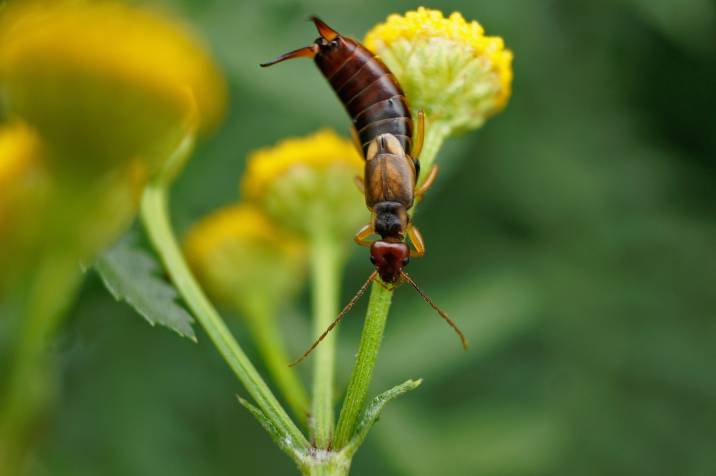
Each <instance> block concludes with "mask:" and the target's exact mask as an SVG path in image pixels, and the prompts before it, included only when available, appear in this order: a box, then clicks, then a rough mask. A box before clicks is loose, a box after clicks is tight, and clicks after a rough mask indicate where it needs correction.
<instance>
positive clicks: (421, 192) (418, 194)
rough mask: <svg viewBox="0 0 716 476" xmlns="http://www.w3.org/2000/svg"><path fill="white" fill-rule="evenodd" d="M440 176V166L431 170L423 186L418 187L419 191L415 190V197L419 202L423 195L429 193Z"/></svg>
mask: <svg viewBox="0 0 716 476" xmlns="http://www.w3.org/2000/svg"><path fill="white" fill-rule="evenodd" d="M437 176H438V166H437V164H436V165H433V168H432V169H430V172H429V173H428V176H427V177H425V180H424V181H423V183H422V184H420V187H418V189H417V190H415V197H416V198H417V199H418V200H422V198H423V195H425V192H427V191H428V189H429V188H430V187H431V186H432V185H433V184H434V183H435V179H436V178H437Z"/></svg>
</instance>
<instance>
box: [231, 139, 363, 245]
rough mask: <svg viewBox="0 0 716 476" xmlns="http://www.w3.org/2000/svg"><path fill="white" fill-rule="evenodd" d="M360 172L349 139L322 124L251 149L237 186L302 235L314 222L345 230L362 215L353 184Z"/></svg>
mask: <svg viewBox="0 0 716 476" xmlns="http://www.w3.org/2000/svg"><path fill="white" fill-rule="evenodd" d="M362 173H363V159H362V158H361V157H360V155H358V152H357V151H356V149H355V147H354V146H353V143H352V142H351V141H349V140H347V139H343V138H341V137H340V136H338V135H337V134H336V133H335V132H333V131H331V130H327V129H325V130H321V131H319V132H316V133H315V134H312V135H309V136H306V137H301V138H291V139H285V140H283V141H282V142H280V143H278V144H277V145H275V146H273V147H267V148H264V149H260V150H257V151H255V152H253V153H252V154H250V155H249V157H248V165H247V170H246V173H245V175H244V177H243V180H242V183H241V187H242V192H243V196H244V198H246V199H248V200H251V201H254V202H255V203H259V204H260V205H261V206H263V207H264V209H265V210H266V211H267V212H268V213H269V214H270V215H271V216H272V217H273V218H274V219H275V220H276V221H277V222H279V223H281V224H282V225H284V226H287V227H289V228H290V229H292V230H294V231H297V232H299V233H301V234H302V235H303V236H309V235H311V234H312V233H313V232H314V231H315V229H316V228H318V227H323V228H325V229H328V231H329V232H330V233H332V234H334V235H345V234H347V233H351V231H354V229H355V228H356V227H358V226H359V225H360V223H361V222H362V221H364V220H365V219H366V213H367V212H366V208H365V206H364V205H363V200H362V197H361V195H360V193H359V192H358V190H357V189H356V188H355V186H354V184H353V179H354V177H355V176H357V175H358V176H362ZM343 238H345V236H343Z"/></svg>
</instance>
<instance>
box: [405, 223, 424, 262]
mask: <svg viewBox="0 0 716 476" xmlns="http://www.w3.org/2000/svg"><path fill="white" fill-rule="evenodd" d="M407 233H408V238H410V241H411V242H412V243H413V246H414V247H415V249H414V250H410V256H417V257H420V256H423V255H424V254H425V241H424V240H423V235H421V234H420V231H418V229H417V228H416V227H415V225H413V224H412V223H411V224H409V225H408V230H407Z"/></svg>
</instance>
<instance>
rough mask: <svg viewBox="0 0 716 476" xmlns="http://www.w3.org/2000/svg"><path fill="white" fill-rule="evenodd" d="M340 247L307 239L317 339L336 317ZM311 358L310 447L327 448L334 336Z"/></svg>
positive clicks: (325, 237)
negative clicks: (312, 445) (308, 242)
mask: <svg viewBox="0 0 716 476" xmlns="http://www.w3.org/2000/svg"><path fill="white" fill-rule="evenodd" d="M340 254H341V253H340V247H339V246H338V244H337V243H336V242H335V240H334V239H333V238H332V236H331V235H330V233H327V232H326V231H324V230H318V231H317V232H316V233H315V234H314V236H313V237H312V239H311V278H312V281H311V282H312V289H311V297H312V300H313V312H314V316H313V335H314V337H315V338H318V336H320V335H321V334H322V333H323V331H325V330H326V328H327V327H328V326H329V325H330V324H331V322H333V320H334V319H335V318H336V316H337V315H338V299H339V296H338V291H339V284H340V283H339V282H340V276H339V275H340V272H339V268H340V261H341V258H340ZM314 354H315V355H314V356H313V402H312V403H313V404H312V411H311V418H312V425H311V426H312V429H313V439H314V445H315V446H316V447H317V448H328V447H329V446H330V444H331V438H332V437H333V430H334V422H335V414H334V409H333V390H334V385H335V384H334V378H335V355H336V335H335V331H334V332H332V333H330V334H329V335H328V336H326V338H325V339H324V340H323V342H322V343H321V345H320V346H318V348H316V350H315V352H314Z"/></svg>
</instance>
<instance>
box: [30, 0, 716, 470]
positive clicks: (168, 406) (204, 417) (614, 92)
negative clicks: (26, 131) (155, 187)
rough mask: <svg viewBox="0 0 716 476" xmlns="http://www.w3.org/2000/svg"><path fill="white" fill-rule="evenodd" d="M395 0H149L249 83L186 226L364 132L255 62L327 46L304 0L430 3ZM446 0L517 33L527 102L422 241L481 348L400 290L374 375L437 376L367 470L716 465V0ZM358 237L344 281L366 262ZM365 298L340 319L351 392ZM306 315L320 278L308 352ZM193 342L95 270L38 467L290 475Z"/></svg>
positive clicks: (182, 199)
mask: <svg viewBox="0 0 716 476" xmlns="http://www.w3.org/2000/svg"><path fill="white" fill-rule="evenodd" d="M140 3H146V2H140ZM387 3H388V2H384V1H377V0H369V1H354V2H336V1H333V2H329V1H302V2H299V1H277V0H271V1H263V2H251V3H248V2H242V1H233V0H193V1H189V0H165V1H161V2H151V3H150V5H153V6H155V7H158V8H160V9H162V10H165V11H168V12H170V13H172V14H174V15H176V16H179V17H181V18H185V19H186V20H187V21H188V22H189V23H191V24H193V25H194V26H195V28H196V29H197V30H198V31H199V32H200V33H202V34H203V35H204V36H205V38H206V39H207V40H208V41H209V43H210V44H211V45H212V48H213V50H214V52H215V54H216V57H217V59H218V61H219V63H220V64H221V65H222V67H223V68H224V70H225V73H226V75H227V77H228V78H229V81H230V85H231V104H230V112H229V116H228V117H227V120H226V122H225V123H224V125H223V127H222V128H221V129H220V130H219V132H218V133H217V134H216V135H215V136H214V137H213V138H211V139H210V140H208V141H206V142H204V143H203V144H201V145H200V147H199V150H198V153H197V155H196V156H195V157H194V159H193V160H192V162H191V163H190V164H189V166H188V168H187V169H186V171H185V172H184V173H183V175H182V177H181V179H180V181H179V183H178V184H177V185H176V187H175V190H174V197H173V200H174V201H173V206H174V218H175V223H176V226H177V228H178V229H179V230H180V231H184V230H186V228H187V227H188V226H189V225H190V224H191V223H192V222H193V221H195V220H196V219H198V218H199V217H200V216H202V215H204V214H205V213H207V212H209V211H211V210H213V209H215V208H217V207H219V206H221V205H223V204H225V203H228V202H230V201H232V200H234V199H235V198H236V194H237V183H238V179H239V177H240V175H241V174H242V171H243V168H244V158H245V156H246V154H247V152H249V151H250V150H252V149H255V148H257V147H260V146H264V145H269V144H272V143H274V142H276V141H277V140H279V139H281V138H283V137H285V136H290V135H304V134H307V133H310V132H312V131H314V130H315V129H317V128H319V127H324V126H332V127H335V128H336V129H337V130H339V131H340V132H342V133H345V134H346V135H347V130H348V129H347V128H348V125H349V120H348V118H347V116H346V115H345V113H344V112H343V110H342V108H341V106H340V104H339V103H338V101H337V99H336V98H335V97H334V95H333V92H332V91H331V90H330V89H329V87H328V86H327V84H326V83H325V81H324V80H323V78H321V77H320V75H319V73H318V71H317V70H316V69H315V67H314V65H313V64H311V62H310V61H296V62H291V63H286V64H285V65H282V66H281V67H280V68H279V67H277V68H275V69H272V70H262V69H260V68H259V67H258V63H259V62H261V61H264V60H267V59H270V58H272V57H274V56H276V55H277V54H278V53H283V52H284V51H287V50H288V49H292V48H295V47H300V46H303V45H305V44H307V43H308V42H310V41H312V40H313V39H314V37H315V36H316V35H315V32H314V31H313V29H312V26H311V25H310V24H309V23H306V22H305V21H304V19H305V17H306V16H307V15H308V14H312V13H315V14H318V15H320V16H322V17H323V18H324V19H325V20H326V21H328V22H329V23H330V24H331V25H334V26H335V27H336V28H337V29H338V30H340V31H341V32H344V33H346V34H349V35H353V36H356V37H359V38H361V37H362V36H363V34H364V33H365V32H366V31H367V30H368V29H369V28H370V27H371V26H373V25H374V24H376V23H377V22H379V21H382V20H383V19H384V18H385V17H386V16H387V15H388V14H389V13H392V12H403V11H405V10H408V9H413V8H415V7H417V6H418V4H415V3H412V2H403V1H399V2H398V1H396V2H390V4H389V5H388V4H387ZM426 6H429V7H433V8H439V9H442V10H443V11H445V12H446V13H449V12H451V11H453V10H458V11H460V12H462V13H463V14H464V16H465V17H466V18H467V19H477V20H479V21H480V22H481V23H482V24H483V26H484V27H485V28H486V30H487V32H488V33H490V34H496V35H500V36H503V37H504V38H505V41H506V43H507V45H508V46H509V47H510V48H512V49H513V51H514V52H515V65H514V69H515V82H514V95H513V97H512V99H511V101H510V103H509V105H508V107H507V109H506V110H505V111H504V112H503V113H501V114H500V115H498V116H496V117H495V118H493V119H492V120H490V121H489V122H488V123H487V125H486V126H485V127H484V128H483V129H482V130H480V131H478V132H477V133H472V134H469V135H467V136H464V137H461V138H458V139H454V140H451V141H450V142H449V143H448V144H447V146H446V147H445V148H444V150H443V152H442V153H441V156H440V157H439V159H438V160H439V161H440V164H441V167H442V173H441V175H440V177H439V179H438V182H437V185H436V186H435V187H434V188H433V189H432V190H431V192H430V193H429V194H428V196H427V199H426V200H425V202H424V203H423V204H422V205H421V207H420V210H419V213H418V215H417V216H416V220H417V223H418V224H419V226H420V228H421V230H422V231H423V234H424V235H425V239H426V241H427V245H428V253H427V255H426V256H425V258H423V259H421V260H416V261H415V262H414V263H413V264H412V265H411V269H412V273H413V275H414V277H415V278H416V280H418V282H419V283H421V284H422V286H423V287H424V289H426V291H428V292H429V293H430V294H431V295H432V297H433V298H434V300H435V301H436V302H438V303H440V304H441V305H442V306H443V307H445V308H446V309H447V310H448V311H449V312H450V314H451V316H453V317H454V318H455V319H456V320H457V321H458V322H459V323H460V325H461V326H462V327H463V329H464V330H465V333H466V334H467V335H468V338H469V339H470V341H471V344H472V347H471V349H470V351H469V352H468V353H462V352H461V350H460V347H459V345H458V343H457V341H456V339H455V336H454V335H453V334H452V332H451V330H450V329H449V328H448V327H447V326H445V324H444V322H442V321H441V320H440V319H437V318H436V316H435V315H434V314H433V312H432V311H431V310H430V308H428V307H427V306H426V305H425V304H424V303H423V302H422V301H420V299H419V298H418V297H417V296H416V295H415V294H414V293H412V292H411V291H410V290H409V289H408V288H405V289H400V291H399V292H398V293H397V296H396V299H395V307H394V312H393V313H392V314H391V317H390V320H389V323H388V330H387V334H386V338H385V341H384V346H383V352H382V353H381V355H380V357H379V362H378V367H377V375H376V379H375V381H374V386H373V390H372V392H373V393H377V392H379V391H382V390H384V389H385V388H387V387H389V386H392V385H394V384H396V383H399V382H402V381H403V380H405V379H407V378H412V377H424V378H425V381H424V384H423V386H422V387H421V388H420V389H419V390H418V391H416V392H413V393H411V394H409V395H407V396H406V397H404V398H402V399H400V400H398V401H397V402H395V403H393V404H391V405H390V406H388V408H387V411H386V412H385V414H384V416H383V418H382V420H381V422H380V423H379V424H378V425H377V426H376V428H375V429H374V431H373V432H372V433H371V434H370V436H369V438H368V442H367V444H366V445H365V446H364V447H363V448H362V449H361V450H360V452H359V453H358V455H357V457H356V459H355V461H354V470H353V473H352V474H355V475H368V474H371V475H373V474H380V475H390V476H392V475H395V476H397V475H435V474H441V475H446V476H448V475H515V476H516V475H531V476H532V475H553V476H554V475H581V476H585V475H586V476H588V475H602V476H603V475H623V474H630V475H650V476H654V475H670V476H671V475H693V476H701V475H704V476H705V475H713V474H716V452H715V451H714V441H716V405H715V404H714V401H715V399H716V376H715V375H714V370H713V369H714V364H716V346H715V345H714V340H715V339H716V319H715V318H716V316H715V315H714V314H715V311H716V292H714V283H716V224H715V222H714V218H715V217H716V187H714V178H715V174H714V172H715V168H716V124H715V123H716V120H715V119H716V112H715V111H716V86H715V84H716V83H715V82H714V81H715V80H714V78H716V6H714V3H713V2H711V1H709V0H682V1H680V2H677V1H675V0H672V1H667V0H623V1H618V0H607V1H603V2H574V1H568V0H552V1H526V0H521V1H518V0H506V1H500V2H497V1H487V0H469V1H468V0H465V1H435V2H432V3H431V4H429V5H426ZM355 251H356V252H355V254H354V255H353V258H352V260H351V263H350V266H349V268H348V270H347V273H346V279H345V283H344V287H343V288H344V293H343V298H344V299H347V298H348V296H349V295H350V294H351V293H352V292H353V290H355V289H356V288H357V287H358V285H359V284H360V283H361V282H362V281H363V280H364V279H365V277H366V275H367V274H368V272H369V270H370V264H369V263H368V260H367V256H366V254H365V252H364V250H359V249H358V248H357V247H356V250H355ZM364 306H365V304H363V305H362V306H359V307H358V309H357V310H356V311H355V312H354V313H353V314H352V315H351V318H349V319H347V321H345V323H344V324H343V325H342V327H341V330H340V338H339V339H340V340H339V347H340V349H341V350H340V351H341V354H340V362H339V377H338V382H339V385H340V390H341V391H342V390H343V389H344V388H345V383H346V380H347V378H348V375H349V371H350V367H351V363H352V356H353V353H354V352H355V350H356V349H357V339H358V335H359V332H360V325H361V322H360V321H361V313H362V311H363V309H364ZM307 309H308V303H307V298H306V297H305V296H304V298H303V301H302V303H301V305H300V306H299V307H298V308H297V309H295V310H294V311H293V312H291V313H289V314H287V315H286V316H284V318H283V325H284V326H285V328H286V336H287V337H288V338H289V340H290V341H289V344H290V347H291V351H292V353H293V354H298V353H299V351H302V350H303V348H304V347H305V345H306V343H307V342H308V341H309V335H308V330H307V328H308V327H307V317H306V314H307ZM231 322H232V327H233V329H234V331H235V333H236V334H237V335H238V337H239V340H240V341H241V342H242V344H244V345H245V346H246V347H247V348H248V349H250V350H251V344H250V342H249V340H248V339H247V337H246V335H245V332H244V329H242V326H241V324H240V321H239V320H237V319H233V320H231ZM199 339H200V341H199V344H198V345H194V344H192V343H190V342H189V341H187V340H182V339H177V338H176V337H175V335H173V334H172V333H171V332H168V331H167V330H166V329H163V328H150V327H148V326H147V325H146V324H145V323H144V322H143V321H142V319H141V318H139V317H138V316H136V315H135V314H134V313H133V311H131V310H130V308H129V307H127V306H126V305H124V304H118V303H115V302H114V301H113V299H112V298H111V297H110V296H109V294H108V293H107V292H106V291H105V290H104V289H103V287H102V285H101V284H100V282H99V280H98V278H97V277H96V276H95V275H91V276H90V277H89V279H88V280H87V281H86V283H85V285H84V289H83V291H82V294H81V296H80V299H79V300H78V302H77V303H76V304H75V305H74V308H73V310H72V312H71V316H70V318H69V322H68V325H67V326H65V329H64V330H63V333H62V335H61V336H60V339H59V340H58V341H57V342H56V344H55V349H54V351H55V352H56V354H57V355H58V357H59V359H60V362H61V370H62V375H61V379H62V390H61V394H60V396H59V399H58V401H57V402H56V408H55V409H54V417H53V419H52V420H50V421H48V422H47V425H46V427H45V432H46V434H45V435H44V436H43V438H42V439H41V445H40V447H39V448H38V449H37V450H36V452H35V454H34V456H33V458H34V465H35V466H36V468H37V472H38V474H48V475H68V476H69V475H72V476H96V475H100V474H101V475H104V476H114V475H117V476H120V475H121V476H126V475H133V476H145V475H146V476H150V475H151V476H159V475H173V476H183V475H237V474H242V475H243V474H246V475H284V474H286V475H289V474H295V469H294V468H293V467H292V466H293V465H292V463H291V462H290V461H289V460H288V458H286V457H285V456H284V455H283V454H282V453H280V452H279V450H278V449H277V448H276V447H275V446H274V445H273V443H272V442H271V440H270V439H269V437H268V436H267V435H266V434H265V433H264V432H263V430H262V429H261V428H260V427H259V425H258V424H257V423H256V421H254V420H253V418H252V417H251V416H250V415H249V414H248V413H247V412H246V411H245V410H244V409H243V408H241V407H240V406H239V405H238V404H237V402H236V397H235V395H236V394H237V393H239V394H241V393H242V391H243V389H242V388H241V386H240V385H239V383H238V382H237V381H236V380H235V378H234V377H233V375H232V374H231V372H230V371H229V370H228V368H227V367H226V366H225V365H224V363H223V362H222V361H221V359H220V357H219V356H218V354H217V352H216V351H215V350H214V349H213V347H212V346H211V345H210V344H209V342H208V340H207V339H206V338H205V337H204V336H203V334H200V336H199ZM308 370H309V367H308V366H304V368H302V369H301V371H302V372H304V373H305V372H307V371H308ZM304 376H307V375H306V374H304Z"/></svg>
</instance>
